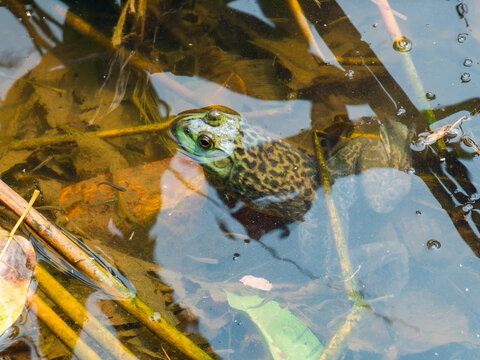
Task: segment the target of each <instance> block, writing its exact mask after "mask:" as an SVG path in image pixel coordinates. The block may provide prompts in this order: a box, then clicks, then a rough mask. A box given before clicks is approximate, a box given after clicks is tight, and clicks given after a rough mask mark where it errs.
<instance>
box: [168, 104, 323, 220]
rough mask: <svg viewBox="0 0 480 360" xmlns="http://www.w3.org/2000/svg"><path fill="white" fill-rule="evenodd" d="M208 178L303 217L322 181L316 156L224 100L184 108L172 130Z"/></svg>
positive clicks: (246, 199) (265, 208)
mask: <svg viewBox="0 0 480 360" xmlns="http://www.w3.org/2000/svg"><path fill="white" fill-rule="evenodd" d="M170 132H171V134H172V136H173V138H174V139H175V140H176V142H177V143H178V144H179V145H180V147H181V149H182V150H183V152H184V153H185V154H186V155H188V156H189V157H191V158H192V159H193V160H194V161H196V162H197V163H199V164H200V165H201V166H202V167H203V169H204V170H205V174H206V176H207V179H208V181H209V182H210V183H211V184H212V185H213V186H214V187H215V188H216V189H217V190H219V191H224V192H228V193H229V194H230V195H232V196H233V197H234V198H236V199H238V200H241V201H242V202H243V203H245V204H246V205H247V206H248V207H250V208H253V209H254V210H256V211H259V212H261V213H266V214H269V215H274V216H278V217H283V218H288V219H289V220H291V221H302V220H303V218H304V215H305V214H306V213H307V212H308V210H309V209H310V208H311V206H312V202H313V200H314V198H315V194H316V192H317V189H318V188H319V186H320V180H319V175H318V169H317V165H316V162H315V161H314V159H312V158H311V157H310V156H308V155H307V154H306V153H304V152H302V151H300V150H298V149H297V148H295V147H294V146H292V145H290V144H289V143H287V142H285V141H284V140H281V139H278V138H275V137H272V136H270V135H268V134H266V133H265V132H264V131H262V130H260V129H259V128H256V127H254V126H251V125H250V124H248V123H247V122H246V121H245V119H244V118H243V117H242V116H241V115H240V114H239V113H237V112H236V111H234V110H232V109H230V108H227V107H223V106H220V105H212V106H207V107H204V108H201V109H194V110H187V111H184V112H182V113H180V114H178V116H177V117H176V118H175V120H174V121H173V123H172V127H171V130H170Z"/></svg>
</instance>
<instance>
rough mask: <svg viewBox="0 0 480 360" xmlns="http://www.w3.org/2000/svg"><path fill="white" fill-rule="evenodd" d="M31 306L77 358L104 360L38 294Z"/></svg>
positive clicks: (34, 296)
mask: <svg viewBox="0 0 480 360" xmlns="http://www.w3.org/2000/svg"><path fill="white" fill-rule="evenodd" d="M30 304H31V305H33V306H31V309H32V311H33V312H35V313H36V314H37V317H38V318H39V319H40V320H41V321H42V322H43V323H44V324H45V325H46V326H47V327H48V328H49V329H50V330H51V331H52V332H53V333H54V334H55V335H56V336H57V337H58V339H60V341H61V342H63V343H64V344H65V346H67V347H68V348H69V349H70V350H71V351H72V353H74V354H75V356H76V357H78V358H79V359H80V360H102V358H101V357H100V356H98V355H97V354H96V353H95V352H94V351H93V350H92V349H91V348H90V347H89V346H88V345H87V344H85V342H84V341H83V340H82V339H80V338H79V337H78V335H77V334H76V333H75V331H73V330H72V328H70V326H68V325H67V324H66V323H65V321H63V320H62V319H61V318H60V316H58V315H57V314H56V313H55V311H53V310H52V309H51V308H50V307H49V306H48V305H47V304H46V303H45V301H43V300H42V299H41V298H40V297H39V296H38V295H37V294H33V295H32V296H31V298H30Z"/></svg>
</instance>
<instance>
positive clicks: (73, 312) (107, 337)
mask: <svg viewBox="0 0 480 360" xmlns="http://www.w3.org/2000/svg"><path fill="white" fill-rule="evenodd" d="M35 278H36V279H37V280H38V282H39V285H40V287H41V288H42V291H43V292H44V293H45V295H47V296H48V297H49V299H50V300H52V301H53V302H54V303H55V304H57V306H58V307H59V308H60V309H62V311H63V312H64V313H65V314H66V315H67V316H68V317H69V318H70V319H72V320H73V321H74V322H75V324H77V325H78V326H80V327H82V329H83V330H84V331H85V332H86V333H87V334H88V335H90V336H91V337H92V339H94V340H95V341H96V342H97V343H99V344H100V345H101V346H102V347H103V348H104V349H106V350H107V351H108V352H109V354H111V355H112V356H113V357H114V358H115V359H119V360H135V359H136V356H135V355H133V354H132V353H131V352H130V350H129V349H127V348H126V347H125V346H124V345H123V344H122V343H121V342H120V341H119V340H118V339H117V338H116V337H115V336H114V335H113V334H112V333H111V332H110V331H108V330H107V329H106V328H105V327H104V326H103V325H102V323H100V322H99V321H98V320H97V319H96V318H95V317H94V316H93V315H91V314H90V313H89V312H88V311H87V310H86V309H85V307H84V306H83V305H82V304H80V303H79V302H78V301H77V299H75V298H74V297H73V296H72V295H71V294H70V293H69V292H68V291H67V290H66V289H65V288H64V287H63V286H62V285H61V284H60V283H59V282H58V281H57V280H55V278H54V277H53V276H52V275H50V274H49V273H48V271H47V270H46V269H45V268H44V267H43V266H42V265H41V264H37V266H36V268H35Z"/></svg>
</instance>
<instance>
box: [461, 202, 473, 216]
mask: <svg viewBox="0 0 480 360" xmlns="http://www.w3.org/2000/svg"><path fill="white" fill-rule="evenodd" d="M472 209H473V205H472V204H465V205H463V207H462V211H463V212H464V213H465V214H468V213H469V212H470V211H471V210H472Z"/></svg>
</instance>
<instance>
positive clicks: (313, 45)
mask: <svg viewBox="0 0 480 360" xmlns="http://www.w3.org/2000/svg"><path fill="white" fill-rule="evenodd" d="M288 5H289V6H290V10H292V13H293V16H294V17H295V20H296V21H297V24H298V26H299V27H300V30H301V31H302V34H303V37H304V38H305V40H307V42H308V45H309V46H310V49H311V50H313V51H314V54H315V55H316V56H317V57H318V58H319V59H320V60H321V61H323V62H325V56H324V55H323V53H322V51H321V50H320V47H319V46H318V44H317V42H316V41H315V38H314V37H313V33H312V30H311V29H310V26H309V25H308V21H307V19H306V17H305V15H304V14H303V10H302V7H301V6H300V4H299V3H298V0H288Z"/></svg>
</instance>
